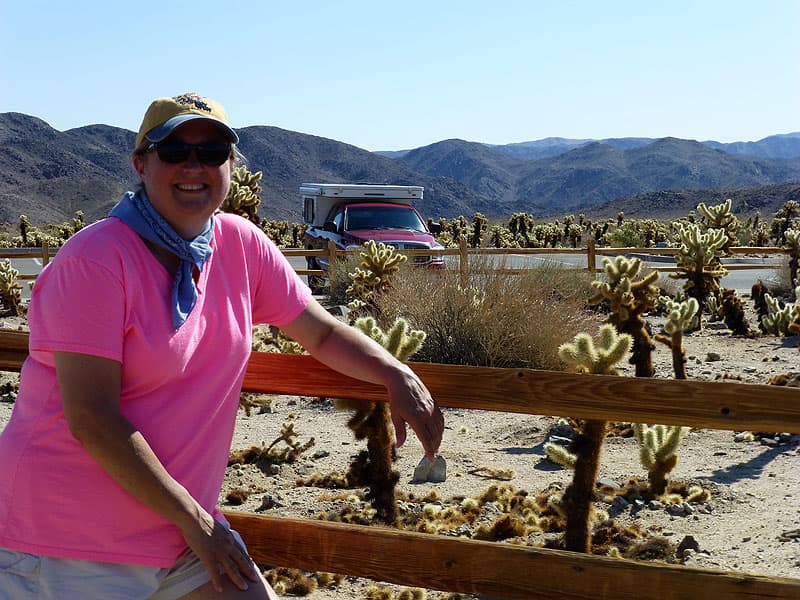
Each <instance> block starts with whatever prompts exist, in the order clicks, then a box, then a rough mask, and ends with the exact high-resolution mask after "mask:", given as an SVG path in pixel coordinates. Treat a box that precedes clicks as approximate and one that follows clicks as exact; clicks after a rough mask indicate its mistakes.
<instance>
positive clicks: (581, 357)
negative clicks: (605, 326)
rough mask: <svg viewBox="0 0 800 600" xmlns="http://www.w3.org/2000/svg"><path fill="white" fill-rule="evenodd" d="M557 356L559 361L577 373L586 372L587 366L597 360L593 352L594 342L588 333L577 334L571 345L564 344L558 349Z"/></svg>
mask: <svg viewBox="0 0 800 600" xmlns="http://www.w3.org/2000/svg"><path fill="white" fill-rule="evenodd" d="M558 356H559V358H560V359H561V360H563V361H564V362H565V363H567V364H568V365H570V366H573V367H575V368H577V369H578V370H579V371H586V370H588V369H587V365H591V364H593V363H595V362H597V360H598V356H597V353H596V352H595V350H594V342H593V341H592V337H591V336H590V335H589V334H588V333H579V334H577V335H576V336H575V338H574V339H573V340H572V343H571V344H570V343H564V344H561V345H560V346H559V347H558Z"/></svg>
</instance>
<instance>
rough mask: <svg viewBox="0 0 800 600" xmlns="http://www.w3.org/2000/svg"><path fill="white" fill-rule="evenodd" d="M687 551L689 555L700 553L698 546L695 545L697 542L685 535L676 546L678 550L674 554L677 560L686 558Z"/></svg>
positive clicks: (692, 537)
mask: <svg viewBox="0 0 800 600" xmlns="http://www.w3.org/2000/svg"><path fill="white" fill-rule="evenodd" d="M687 550H689V551H690V554H694V553H695V552H700V551H701V550H700V544H698V543H697V540H696V539H694V536H691V535H687V536H684V538H683V539H682V540H681V541H680V543H679V544H678V549H677V551H676V554H677V555H678V558H688V557H687V556H686V554H685V552H686V551H687Z"/></svg>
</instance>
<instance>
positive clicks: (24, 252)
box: [0, 240, 787, 279]
mask: <svg viewBox="0 0 800 600" xmlns="http://www.w3.org/2000/svg"><path fill="white" fill-rule="evenodd" d="M57 250H58V249H57V248H55V249H54V248H50V247H49V246H47V245H45V246H43V247H42V248H0V259H4V258H38V259H41V261H42V265H43V266H44V265H46V264H47V263H48V262H49V261H50V259H51V258H52V256H53V255H54V254H55V252H56V251H57ZM281 251H282V252H283V254H284V256H287V257H292V256H293V257H298V256H301V257H304V258H305V257H310V256H323V257H325V258H326V259H327V260H328V262H329V264H334V263H335V262H336V261H337V260H341V259H342V258H343V257H345V256H348V255H352V254H356V253H357V252H358V251H357V250H339V249H337V248H336V244H334V243H333V242H329V243H328V247H327V249H325V250H306V249H304V248H283V249H282V250H281ZM730 251H731V254H732V255H733V256H737V255H756V256H764V255H773V254H784V255H785V254H786V253H787V251H786V249H784V248H779V247H774V246H769V247H758V248H756V247H752V246H734V247H732V248H731V249H730ZM399 252H401V253H402V254H405V255H406V256H452V257H457V258H458V272H459V273H461V275H462V277H464V276H465V275H466V273H467V272H468V271H469V269H470V262H472V263H473V264H474V262H475V260H476V259H477V260H481V259H482V258H483V257H496V256H500V257H503V256H506V257H510V256H547V255H553V254H567V255H577V256H585V257H586V266H585V267H583V268H584V269H585V270H587V271H589V272H591V273H602V272H603V268H602V266H598V257H600V258H602V257H603V256H618V255H625V256H631V255H632V256H639V257H640V258H643V259H644V260H645V261H646V260H647V258H648V257H654V256H674V255H675V253H676V249H675V248H606V247H600V246H597V245H596V244H595V243H594V240H590V241H589V243H588V245H587V246H586V247H581V248H470V247H469V246H468V245H467V243H466V241H462V243H461V245H460V246H459V247H458V248H443V249H438V250H424V249H420V250H400V251H399ZM501 262H502V259H501ZM723 262H724V261H723ZM779 266H780V265H779V264H772V265H771V264H756V263H754V264H739V265H725V268H726V269H728V270H729V271H741V270H752V269H769V268H772V267H774V268H778V267H779ZM499 270H501V271H503V272H505V273H521V272H524V271H525V270H526V269H507V268H501V269H499ZM658 270H659V271H661V272H663V273H669V272H674V271H677V270H678V268H677V267H676V266H675V265H670V266H663V267H662V266H659V267H658ZM296 271H297V273H298V274H299V275H315V276H320V277H321V276H324V275H325V271H322V270H320V269H302V268H301V269H296ZM19 279H36V275H20V276H19Z"/></svg>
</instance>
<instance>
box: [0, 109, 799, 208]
mask: <svg viewBox="0 0 800 600" xmlns="http://www.w3.org/2000/svg"><path fill="white" fill-rule="evenodd" d="M237 131H238V133H239V136H240V143H239V149H240V150H241V152H242V153H243V154H244V155H245V157H246V158H247V166H248V168H249V169H250V170H251V171H262V172H263V174H264V175H263V179H262V182H261V183H262V186H263V188H264V192H263V194H262V203H261V211H260V212H261V215H262V216H263V217H265V218H269V219H287V220H290V221H295V222H296V221H300V205H299V200H298V188H299V186H300V184H301V183H303V182H319V183H337V182H370V183H390V184H397V185H422V186H424V187H425V195H424V199H423V200H422V202H421V203H420V204H419V206H418V208H419V209H420V211H421V212H422V213H423V215H424V216H426V217H431V218H434V219H436V218H438V217H448V218H452V217H454V216H457V215H465V216H468V217H470V216H472V215H473V214H474V213H476V212H481V213H483V214H484V215H486V216H488V217H497V218H507V217H508V216H510V215H511V214H512V213H514V212H522V211H526V212H529V213H531V214H533V215H534V216H536V217H537V218H541V217H550V216H559V215H563V214H567V213H578V212H584V213H586V214H592V215H597V216H603V215H604V214H605V216H616V214H617V212H618V211H619V210H624V212H625V213H626V215H629V216H632V217H636V216H651V215H655V214H657V213H658V214H660V215H662V214H663V216H664V217H669V216H676V215H679V214H685V213H686V212H688V210H692V209H693V208H695V207H696V204H697V203H698V202H699V201H705V202H707V203H717V202H721V201H723V200H724V199H725V198H727V197H733V198H734V209H735V210H737V211H739V212H745V209H744V208H743V207H742V206H738V205H737V202H736V197H737V195H738V196H740V197H747V198H748V201H747V203H746V206H747V210H754V209H755V208H758V209H759V210H761V211H762V213H763V214H765V216H766V215H767V214H768V213H771V212H774V211H775V210H777V208H780V206H782V204H783V203H784V202H785V201H786V200H787V199H796V198H797V196H799V195H800V133H790V134H783V135H774V136H770V137H767V138H764V139H763V140H760V141H758V142H736V143H729V144H723V143H719V142H714V141H705V142H697V141H693V140H683V139H677V138H661V139H650V138H615V139H604V140H575V139H565V138H546V139H544V140H537V141H531V142H523V143H516V144H506V145H488V144H481V143H477V142H467V141H463V140H457V139H453V140H444V141H441V142H437V143H434V144H431V145H428V146H424V147H421V148H415V149H410V150H405V151H399V152H369V151H367V150H363V149H361V148H357V147H356V146H352V145H349V144H345V143H342V142H338V141H335V140H331V139H326V138H322V137H318V136H313V135H308V134H302V133H297V132H293V131H288V130H285V129H280V128H277V127H270V126H250V127H244V128H241V129H238V130H237ZM134 139H135V134H134V133H133V132H131V131H128V130H126V129H121V128H118V127H112V126H109V125H87V126H85V127H79V128H75V129H70V130H67V131H64V132H60V131H57V130H55V129H53V128H52V127H50V126H49V125H48V124H47V123H45V122H44V121H42V120H41V119H39V118H37V117H34V116H30V115H25V114H21V113H0V222H16V221H18V220H19V215H20V214H25V215H27V216H28V218H29V219H30V220H31V221H32V222H34V223H55V222H61V221H67V220H71V218H72V216H73V215H74V213H75V211H77V210H82V211H83V212H84V215H85V218H86V220H87V221H93V220H96V219H98V218H101V217H103V216H105V215H106V214H107V213H108V211H109V210H110V208H111V207H112V206H113V205H114V203H115V202H116V201H117V200H118V198H119V196H120V195H121V194H122V192H123V191H125V190H126V189H131V188H132V186H133V185H135V183H136V174H135V172H134V170H133V168H132V167H131V165H130V159H129V154H130V150H131V148H132V147H133V143H134ZM698 198H700V199H699V200H698ZM620 207H625V208H620ZM637 212H639V213H641V214H637Z"/></svg>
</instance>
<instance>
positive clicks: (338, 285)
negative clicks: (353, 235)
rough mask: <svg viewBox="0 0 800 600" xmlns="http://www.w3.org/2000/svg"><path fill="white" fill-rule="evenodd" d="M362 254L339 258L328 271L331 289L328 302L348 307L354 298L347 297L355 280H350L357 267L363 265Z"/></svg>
mask: <svg viewBox="0 0 800 600" xmlns="http://www.w3.org/2000/svg"><path fill="white" fill-rule="evenodd" d="M362 260H363V259H362V258H361V254H360V253H358V252H356V253H354V254H350V255H347V256H346V257H344V258H337V260H336V262H335V263H333V265H332V266H331V268H330V270H329V271H328V279H329V283H330V287H329V290H328V301H329V302H330V303H331V304H335V305H347V303H348V302H350V301H351V300H352V298H350V297H348V295H347V288H349V287H350V286H351V285H352V283H353V280H352V279H351V278H350V273H353V272H354V271H355V270H356V267H358V266H360V265H361V261H362Z"/></svg>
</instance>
